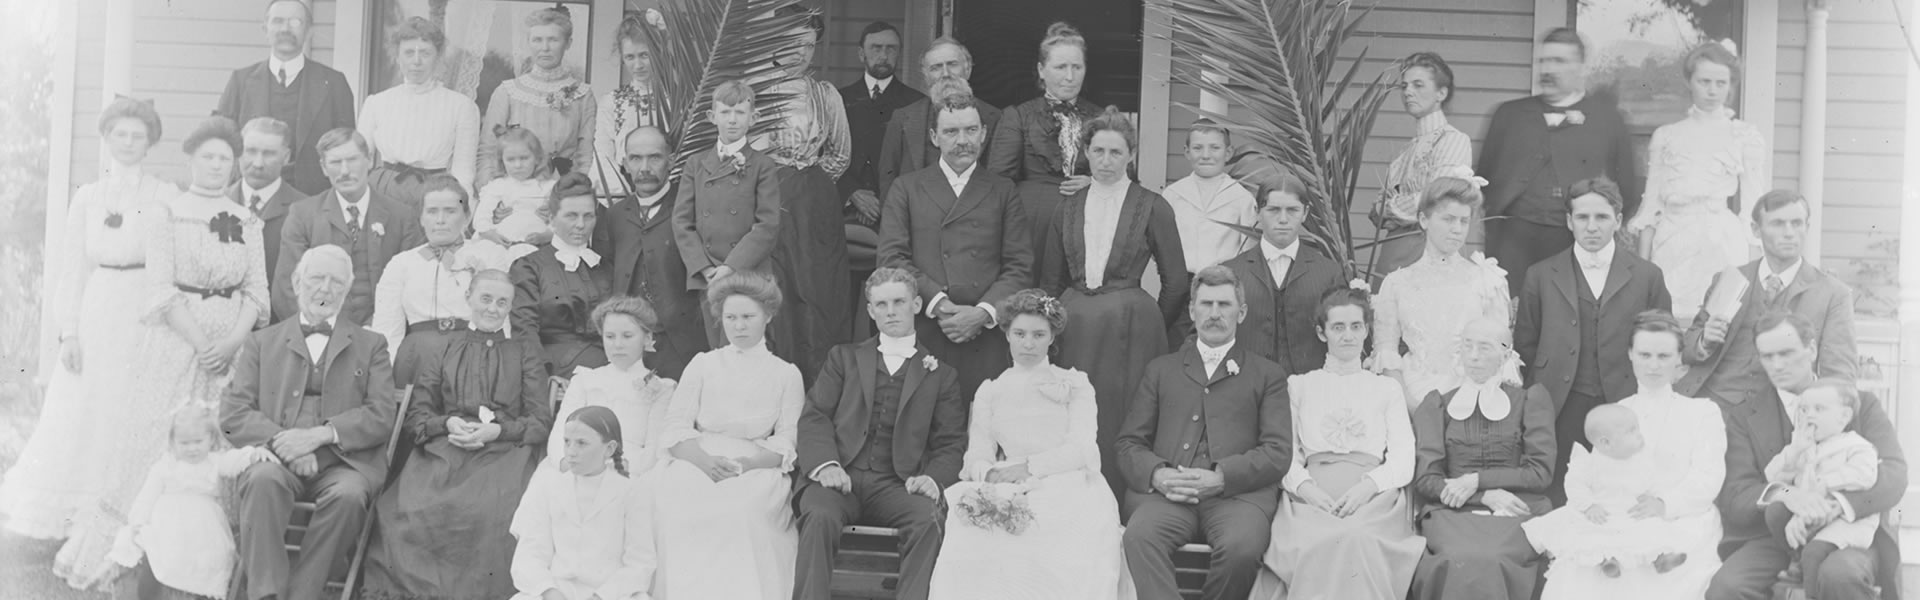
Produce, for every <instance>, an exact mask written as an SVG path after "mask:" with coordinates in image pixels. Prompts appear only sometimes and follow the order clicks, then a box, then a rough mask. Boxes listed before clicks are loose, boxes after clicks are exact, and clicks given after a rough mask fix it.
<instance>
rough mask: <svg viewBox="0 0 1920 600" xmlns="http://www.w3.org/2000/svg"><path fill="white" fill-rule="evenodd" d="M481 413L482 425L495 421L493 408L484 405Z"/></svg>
mask: <svg viewBox="0 0 1920 600" xmlns="http://www.w3.org/2000/svg"><path fill="white" fill-rule="evenodd" d="M479 415H480V424H481V425H486V424H488V423H492V422H493V409H491V408H487V407H485V406H482V407H480V412H479Z"/></svg>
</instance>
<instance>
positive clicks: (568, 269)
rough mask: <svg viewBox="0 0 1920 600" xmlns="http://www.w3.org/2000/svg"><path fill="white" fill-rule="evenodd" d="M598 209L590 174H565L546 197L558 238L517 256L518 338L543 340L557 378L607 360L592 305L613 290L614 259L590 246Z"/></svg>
mask: <svg viewBox="0 0 1920 600" xmlns="http://www.w3.org/2000/svg"><path fill="white" fill-rule="evenodd" d="M598 209H599V203H598V202H597V201H595V200H594V198H593V180H592V179H591V178H589V177H587V176H586V175H585V174H582V173H569V174H567V175H565V176H562V177H561V178H560V180H559V181H557V182H555V183H554V184H553V193H552V194H551V195H549V196H548V197H547V211H548V212H550V213H552V218H551V220H550V221H549V225H550V226H552V227H553V239H552V240H551V241H549V242H547V244H546V245H545V246H541V247H540V249H539V250H535V251H534V252H533V254H528V255H526V256H523V257H520V259H519V260H516V261H513V270H512V271H511V277H512V279H513V287H514V295H513V338H514V339H538V340H539V341H540V346H541V348H542V350H543V352H544V356H545V359H546V364H547V372H548V373H549V374H552V375H554V376H557V377H572V376H573V369H574V368H575V367H598V366H602V365H605V364H607V352H606V350H605V349H603V348H601V346H600V334H599V332H597V331H595V330H594V328H593V307H594V306H597V305H599V304H600V301H601V300H604V299H606V298H607V297H608V296H611V295H613V261H611V260H605V259H602V258H601V256H600V254H599V253H596V252H594V251H593V248H591V247H590V245H591V244H592V242H593V227H594V223H595V221H596V217H597V214H596V210H598Z"/></svg>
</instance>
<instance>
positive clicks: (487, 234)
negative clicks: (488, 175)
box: [473, 127, 555, 260]
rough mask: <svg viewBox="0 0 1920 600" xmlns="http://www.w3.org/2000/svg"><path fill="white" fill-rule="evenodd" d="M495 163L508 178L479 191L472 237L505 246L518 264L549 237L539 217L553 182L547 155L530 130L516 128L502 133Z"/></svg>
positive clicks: (545, 220) (542, 218)
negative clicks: (478, 203) (497, 161)
mask: <svg viewBox="0 0 1920 600" xmlns="http://www.w3.org/2000/svg"><path fill="white" fill-rule="evenodd" d="M488 158H489V159H490V160H491V159H494V157H488ZM497 160H499V161H500V163H501V164H502V166H503V167H504V168H505V169H506V173H507V176H506V177H501V178H499V179H495V180H493V181H491V182H488V183H487V185H486V187H482V188H480V206H479V209H478V210H475V211H474V216H475V217H476V218H475V219H474V220H473V231H474V237H477V238H481V239H485V240H489V241H492V242H494V243H497V244H500V245H502V246H506V247H507V253H508V256H509V257H511V258H510V260H518V259H519V258H520V257H522V256H526V255H528V254H532V253H533V251H534V250H535V249H536V247H537V246H539V245H540V244H542V243H545V241H544V240H542V239H541V236H544V235H545V234H547V233H548V227H547V218H546V217H545V216H543V215H541V213H542V212H545V210H546V207H547V195H548V193H550V192H552V191H553V183H554V181H555V180H554V179H553V178H551V177H548V176H547V173H546V164H547V153H546V151H545V150H544V149H543V148H542V147H541V146H540V138H538V137H535V136H534V135H533V131H531V130H527V129H522V128H517V127H516V128H511V129H508V130H506V131H504V132H502V133H501V134H500V156H499V157H498V158H497ZM503 212H504V213H505V214H504V215H503V214H502V213H503Z"/></svg>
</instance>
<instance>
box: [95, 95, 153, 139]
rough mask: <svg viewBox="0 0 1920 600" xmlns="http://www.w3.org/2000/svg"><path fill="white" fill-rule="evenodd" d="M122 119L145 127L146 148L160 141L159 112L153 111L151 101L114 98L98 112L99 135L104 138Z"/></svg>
mask: <svg viewBox="0 0 1920 600" xmlns="http://www.w3.org/2000/svg"><path fill="white" fill-rule="evenodd" d="M122 119H133V120H135V121H139V122H140V124H141V125H144V126H146V128H147V145H148V146H152V145H153V144H154V142H158V141H160V112H159V111H156V110H154V108H153V101H152V100H138V99H135V98H133V97H130V96H120V97H117V98H114V99H113V103H112V104H108V105H107V109H106V110H104V111H101V112H100V135H101V136H103V137H104V136H106V135H107V132H108V131H111V130H112V129H113V126H114V125H118V124H119V123H120V121H121V120H122Z"/></svg>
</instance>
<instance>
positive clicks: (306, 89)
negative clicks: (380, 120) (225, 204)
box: [213, 0, 353, 266]
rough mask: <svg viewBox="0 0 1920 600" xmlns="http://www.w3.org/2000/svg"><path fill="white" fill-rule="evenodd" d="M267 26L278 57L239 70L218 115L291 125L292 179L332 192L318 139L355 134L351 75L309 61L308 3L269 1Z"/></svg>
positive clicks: (304, 188) (305, 187) (308, 188)
mask: <svg viewBox="0 0 1920 600" xmlns="http://www.w3.org/2000/svg"><path fill="white" fill-rule="evenodd" d="M265 25H266V31H267V43H268V44H270V45H271V47H272V50H273V54H272V55H271V56H269V57H267V60H264V61H261V62H257V63H254V64H251V65H247V66H245V67H241V68H240V69H237V70H235V71H234V72H233V75H231V76H229V77H228V78H227V88H226V90H225V91H222V92H221V93H220V105H219V106H218V107H217V108H214V109H213V114H216V115H220V116H223V117H226V118H229V119H233V122H235V123H246V122H248V121H252V120H253V119H254V118H255V117H273V118H274V119H278V120H279V121H280V122H282V123H288V124H291V125H292V128H293V136H292V137H290V138H288V139H287V147H289V148H292V149H293V157H292V159H293V160H292V163H291V164H290V165H289V167H290V168H289V169H287V171H288V172H287V173H286V174H285V176H286V179H287V180H288V181H289V182H292V183H293V187H294V188H295V189H298V190H300V192H301V194H303V195H312V194H318V193H320V190H324V189H327V176H326V175H325V174H324V173H323V172H322V170H321V169H320V153H319V152H316V151H315V150H314V148H313V142H314V139H315V138H318V137H319V136H320V135H321V134H323V133H326V132H328V131H332V130H334V129H339V128H343V127H344V128H347V129H352V128H353V90H352V89H351V88H348V87H347V77H346V76H345V75H341V74H340V72H339V71H335V70H333V69H332V68H331V67H328V66H326V65H323V64H320V63H319V62H318V61H315V60H313V59H312V58H310V57H308V56H307V55H306V51H307V38H308V34H309V33H310V32H311V31H312V26H313V8H312V7H309V6H307V3H306V2H304V1H302V0H271V1H269V2H268V3H267V21H266V24H265ZM269 266H271V265H269Z"/></svg>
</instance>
